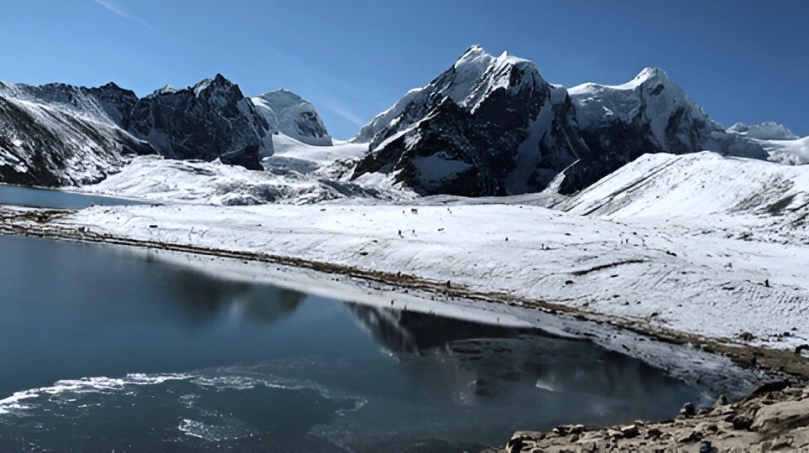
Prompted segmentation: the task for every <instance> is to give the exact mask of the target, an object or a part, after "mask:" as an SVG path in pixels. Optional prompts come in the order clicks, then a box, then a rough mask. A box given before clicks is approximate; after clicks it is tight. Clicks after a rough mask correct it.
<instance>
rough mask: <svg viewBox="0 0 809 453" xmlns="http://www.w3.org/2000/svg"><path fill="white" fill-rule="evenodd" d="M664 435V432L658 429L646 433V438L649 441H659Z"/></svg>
mask: <svg viewBox="0 0 809 453" xmlns="http://www.w3.org/2000/svg"><path fill="white" fill-rule="evenodd" d="M662 435H663V431H660V430H659V429H657V428H652V429H650V430H648V431H646V437H647V438H648V439H657V438H658V437H660V436H662Z"/></svg>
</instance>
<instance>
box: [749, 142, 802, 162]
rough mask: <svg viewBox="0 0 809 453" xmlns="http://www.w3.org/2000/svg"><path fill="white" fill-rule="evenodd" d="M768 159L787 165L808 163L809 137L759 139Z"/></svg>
mask: <svg viewBox="0 0 809 453" xmlns="http://www.w3.org/2000/svg"><path fill="white" fill-rule="evenodd" d="M759 143H760V144H761V146H762V147H764V149H765V150H767V152H768V153H770V158H769V159H770V160H771V161H773V162H779V163H782V164H787V165H803V164H809V137H803V138H799V139H795V140H760V141H759Z"/></svg>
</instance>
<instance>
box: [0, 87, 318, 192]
mask: <svg viewBox="0 0 809 453" xmlns="http://www.w3.org/2000/svg"><path fill="white" fill-rule="evenodd" d="M276 93H284V94H283V97H285V98H286V99H292V100H293V101H295V102H287V105H284V108H283V109H278V108H276V109H277V110H278V112H272V113H273V115H272V117H271V118H269V117H268V114H267V112H266V105H265V104H259V103H257V101H255V100H254V99H260V98H261V97H259V98H254V99H251V98H248V97H245V96H244V95H243V94H242V92H241V90H240V89H239V87H238V85H236V84H234V83H232V82H230V81H229V80H227V79H226V78H224V77H223V76H222V75H216V77H214V78H213V79H205V80H203V81H201V82H199V83H197V84H195V85H193V86H190V87H187V88H181V89H178V88H174V87H170V86H166V87H164V88H161V89H159V90H156V91H155V92H154V93H152V94H150V95H148V96H145V97H143V98H138V96H137V95H136V94H135V93H134V92H133V91H130V90H126V89H123V88H120V87H119V86H117V85H115V84H114V83H109V84H107V85H104V86H102V87H99V88H85V87H75V86H71V85H65V84H56V83H54V84H47V85H41V86H29V85H24V84H8V83H3V82H0V182H5V183H11V184H19V185H29V186H51V187H53V186H80V185H86V184H92V183H96V182H99V181H101V180H103V179H105V178H106V177H107V176H109V175H111V174H114V173H117V172H118V171H120V169H121V168H122V167H123V166H124V165H126V164H127V163H128V162H129V160H130V159H131V157H132V156H135V155H144V154H160V155H163V156H165V157H168V158H172V159H199V160H204V161H213V160H217V159H218V160H220V161H221V162H223V163H227V164H233V165H240V166H243V167H245V168H248V169H252V170H263V166H262V165H261V159H262V158H263V157H266V156H270V155H272V154H273V139H272V137H273V135H274V134H278V133H283V132H288V133H290V134H294V135H293V137H294V138H296V139H299V140H307V139H311V140H312V141H317V142H318V144H321V145H330V144H331V138H330V137H329V135H328V132H327V131H326V129H325V127H324V126H323V123H322V120H320V117H319V116H318V115H317V111H316V110H315V109H314V107H312V106H311V104H309V103H308V102H307V101H305V100H303V99H301V98H300V97H298V96H297V95H294V94H293V93H289V92H286V91H283V92H276ZM273 95H274V93H268V94H266V95H263V96H264V98H261V99H265V98H271V97H272V96H273ZM275 97H276V98H277V97H278V96H277V95H275ZM277 104H278V102H276V105H277Z"/></svg>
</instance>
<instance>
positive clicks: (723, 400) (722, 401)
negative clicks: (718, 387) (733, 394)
mask: <svg viewBox="0 0 809 453" xmlns="http://www.w3.org/2000/svg"><path fill="white" fill-rule="evenodd" d="M728 404H729V403H728V399H727V397H726V396H725V395H719V398H717V399H716V403H714V405H713V407H714V408H718V407H721V406H727V405H728Z"/></svg>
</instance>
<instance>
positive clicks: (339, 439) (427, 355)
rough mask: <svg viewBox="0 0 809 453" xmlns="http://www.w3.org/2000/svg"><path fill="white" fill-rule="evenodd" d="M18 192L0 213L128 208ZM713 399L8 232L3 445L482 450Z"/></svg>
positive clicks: (532, 337) (613, 362) (639, 370)
mask: <svg viewBox="0 0 809 453" xmlns="http://www.w3.org/2000/svg"><path fill="white" fill-rule="evenodd" d="M18 189H19V188H12V187H10V186H0V200H4V201H0V203H2V202H6V203H8V202H9V196H10V195H9V192H11V194H12V196H15V197H17V198H16V199H17V204H27V205H37V202H42V203H40V205H41V204H44V205H46V206H48V207H59V208H80V207H83V206H86V205H89V204H98V201H99V200H96V199H98V198H102V200H101V202H102V203H105V204H116V202H117V201H118V200H115V199H108V198H104V197H92V196H84V195H77V194H70V193H63V192H50V191H32V190H31V189H20V190H18ZM39 192H45V193H39ZM3 197H5V198H3ZM32 197H33V198H32ZM41 197H45V198H44V199H43V198H41ZM87 203H89V204H87ZM702 395H703V389H694V388H691V387H688V386H686V385H684V384H683V383H681V382H679V381H677V380H674V379H672V378H670V377H668V376H667V375H666V374H665V373H664V372H663V371H661V370H658V369H655V368H652V367H650V366H648V365H646V364H644V363H643V362H641V361H639V360H636V359H632V358H630V357H627V356H624V355H621V354H618V353H615V352H610V351H607V350H604V349H602V348H600V347H598V346H596V345H595V344H593V343H591V342H588V341H582V340H571V339H563V338H558V337H554V336H551V335H548V334H546V333H544V332H542V331H541V330H538V329H525V328H508V327H503V326H499V325H488V324H480V323H474V322H469V321H463V320H457V319H450V318H443V317H439V316H433V315H429V314H423V313H417V312H413V311H399V310H396V309H392V308H390V307H385V308H380V307H373V306H367V305H359V304H355V303H351V302H350V301H339V300H332V299H328V298H323V297H317V296H312V295H307V294H303V293H300V292H296V291H291V290H287V289H281V288H278V287H274V286H272V285H267V284H257V283H247V282H244V281H233V280H228V279H225V278H218V277H215V276H212V274H211V273H210V272H202V271H199V270H196V269H195V268H191V267H187V266H184V265H181V264H176V262H171V261H167V260H163V259H161V258H160V256H159V255H157V254H150V253H142V252H138V253H135V252H133V251H132V250H130V249H126V248H122V247H113V246H105V245H99V244H81V243H72V242H61V241H54V240H48V239H36V238H25V237H16V236H2V235H0V451H3V452H6V451H112V450H115V451H179V452H198V451H266V452H272V451H284V452H289V451H320V452H349V451H353V452H375V451H381V450H385V451H394V452H396V451H401V452H452V451H479V450H480V449H481V448H483V447H485V446H489V445H501V444H503V443H504V442H505V441H506V440H508V438H509V437H510V435H511V434H512V433H513V431H515V430H518V429H539V430H547V429H550V428H552V427H554V426H556V425H559V424H563V423H585V424H598V425H603V424H613V423H621V422H628V421H633V420H636V419H665V418H670V417H672V416H673V415H674V414H676V412H677V410H678V409H679V408H680V407H681V406H682V405H683V404H684V403H685V402H686V401H694V400H697V399H699V397H700V396H702Z"/></svg>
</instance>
